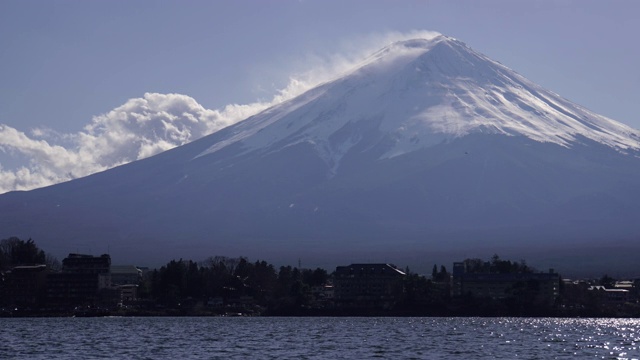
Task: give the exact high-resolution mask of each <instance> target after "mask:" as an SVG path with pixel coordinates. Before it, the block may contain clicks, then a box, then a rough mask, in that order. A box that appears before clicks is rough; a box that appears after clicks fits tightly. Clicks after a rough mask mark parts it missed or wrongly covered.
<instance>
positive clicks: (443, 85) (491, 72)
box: [200, 35, 640, 170]
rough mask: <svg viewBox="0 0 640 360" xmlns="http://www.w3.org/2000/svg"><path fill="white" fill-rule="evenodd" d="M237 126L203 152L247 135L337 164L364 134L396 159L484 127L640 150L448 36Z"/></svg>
mask: <svg viewBox="0 0 640 360" xmlns="http://www.w3.org/2000/svg"><path fill="white" fill-rule="evenodd" d="M301 108H302V109H303V110H300V109H301ZM231 131H232V132H233V135H232V136H231V137H229V138H227V139H225V140H224V141H221V142H218V143H216V144H214V145H213V146H211V148H209V149H208V150H206V151H205V152H203V153H202V154H200V156H202V155H205V154H209V153H213V152H216V151H218V150H220V149H222V148H224V147H226V146H228V145H230V144H232V143H238V142H239V143H241V144H242V147H243V149H244V152H245V153H246V152H250V151H256V150H260V151H275V150H277V149H278V148H283V147H287V146H291V145H293V144H298V143H300V142H306V143H309V144H311V145H313V146H314V147H315V149H316V151H317V152H318V154H319V155H321V156H322V157H323V158H324V159H325V161H327V162H328V163H330V164H332V167H333V168H334V170H336V169H337V167H338V165H339V162H340V159H341V158H342V157H343V156H344V155H345V154H346V153H347V152H349V151H350V149H351V148H353V147H354V146H356V145H357V144H359V143H362V142H366V143H367V147H375V146H377V145H380V146H382V145H381V143H384V148H385V149H384V152H383V153H382V154H381V155H380V158H390V157H394V156H399V155H402V154H406V153H409V152H412V151H415V150H418V149H421V148H425V147H429V146H433V145H435V144H438V143H441V142H442V141H446V140H450V139H452V138H456V137H461V136H465V135H469V134H472V133H479V132H480V133H493V134H504V135H509V136H526V137H528V138H530V139H531V140H535V141H538V142H549V143H555V144H558V145H560V146H564V147H570V146H571V144H572V143H575V142H579V141H580V139H581V138H586V139H590V140H594V141H596V142H599V143H601V144H604V145H607V146H610V147H613V148H616V149H617V150H619V151H625V150H628V149H632V150H638V149H640V141H639V140H640V133H639V132H638V131H637V130H634V129H632V128H630V127H628V126H625V125H623V124H620V123H617V122H614V121H612V120H610V119H607V118H605V117H602V116H599V115H597V114H594V113H592V112H590V111H588V110H586V109H584V108H582V107H580V106H578V105H575V104H573V103H571V102H569V101H567V100H565V99H563V98H561V97H560V96H558V95H556V94H554V93H552V92H550V91H548V90H545V89H543V88H542V87H540V86H538V85H536V84H534V83H533V82H531V81H529V80H527V79H526V78H524V77H522V76H521V75H519V74H517V73H516V72H514V71H512V70H511V69H509V68H507V67H506V66H504V65H502V64H500V63H498V62H495V61H493V60H491V59H489V58H487V57H486V56H484V55H482V54H480V53H477V52H475V51H473V50H472V49H470V48H469V47H468V46H466V45H465V44H464V43H462V42H460V41H458V40H456V39H453V38H450V37H447V36H444V35H440V36H436V37H434V38H432V39H412V40H406V41H399V42H395V43H392V44H390V45H389V46H387V47H385V48H384V49H381V50H380V51H378V52H377V53H375V54H373V55H372V56H370V57H369V58H368V59H366V60H365V61H364V62H363V63H362V64H360V65H359V66H358V67H356V68H355V69H353V70H352V71H351V72H349V73H347V74H345V75H343V76H341V77H339V78H337V79H335V80H333V81H331V82H328V83H325V84H323V85H321V86H319V87H317V88H315V89H313V90H310V91H308V92H307V93H305V94H303V95H301V96H300V97H297V98H295V99H292V100H290V101H288V102H285V103H283V104H281V105H279V106H276V107H274V108H271V109H269V110H266V111H265V112H262V113H260V114H258V115H255V116H254V117H252V118H250V119H248V120H246V121H244V122H242V123H240V124H238V125H237V126H235V127H234V128H233V129H231ZM378 148H380V147H378Z"/></svg>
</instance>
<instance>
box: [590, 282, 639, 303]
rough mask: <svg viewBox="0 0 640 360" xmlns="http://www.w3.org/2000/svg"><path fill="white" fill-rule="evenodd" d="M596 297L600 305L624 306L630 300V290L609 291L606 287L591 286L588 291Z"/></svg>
mask: <svg viewBox="0 0 640 360" xmlns="http://www.w3.org/2000/svg"><path fill="white" fill-rule="evenodd" d="M587 290H588V291H590V292H591V293H592V294H595V295H596V298H597V299H598V300H599V303H600V304H624V303H626V302H627V301H628V300H629V290H627V289H607V288H606V287H604V286H600V285H596V286H590V287H589V288H588V289H587Z"/></svg>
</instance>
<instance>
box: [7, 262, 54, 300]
mask: <svg viewBox="0 0 640 360" xmlns="http://www.w3.org/2000/svg"><path fill="white" fill-rule="evenodd" d="M46 278H47V266H46V265H31V266H16V267H14V268H13V269H11V271H10V272H9V273H8V275H7V284H6V289H5V291H6V296H7V301H8V303H9V304H10V305H12V306H14V307H17V308H37V307H38V306H39V305H40V303H41V302H42V301H43V299H44V295H45V290H46V288H45V284H46Z"/></svg>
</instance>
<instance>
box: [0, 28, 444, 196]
mask: <svg viewBox="0 0 640 360" xmlns="http://www.w3.org/2000/svg"><path fill="white" fill-rule="evenodd" d="M435 35H438V34H437V33H433V32H426V31H413V32H409V33H398V32H390V33H384V34H374V35H370V36H366V37H361V38H357V39H351V40H350V41H345V42H343V43H342V46H341V47H342V51H340V54H334V55H331V56H320V55H310V56H309V57H308V58H307V59H305V62H306V63H307V64H309V65H308V67H309V68H310V70H308V71H306V72H303V73H301V74H296V75H295V76H292V77H291V78H290V79H289V84H288V86H287V87H285V88H284V89H282V90H280V91H278V92H277V93H276V94H275V96H274V97H273V99H271V100H270V101H264V102H256V103H252V104H247V105H237V104H232V105H227V106H225V107H224V108H223V109H220V110H211V109H206V108H204V107H203V106H202V105H200V104H199V103H198V102H197V101H196V100H195V99H193V98H191V97H189V96H187V95H180V94H158V93H146V94H144V96H143V97H142V98H134V99H129V100H128V101H127V102H126V103H124V104H123V105H121V106H119V107H117V108H115V109H113V110H111V111H109V112H107V113H105V114H101V115H98V116H95V117H94V118H93V119H92V120H91V122H90V123H89V124H88V125H86V126H85V127H84V129H83V130H82V131H79V132H77V133H72V134H60V133H58V132H56V131H55V130H53V129H47V128H36V129H32V130H31V132H30V135H27V134H25V133H24V132H22V131H19V130H17V129H15V128H12V127H10V126H7V125H3V124H0V152H1V153H4V155H5V156H10V157H17V156H21V157H26V158H27V159H28V164H27V165H23V166H19V167H18V168H16V169H5V168H3V167H2V166H1V165H0V193H4V192H7V191H11V190H30V189H34V188H38V187H43V186H47V185H51V184H55V183H59V182H63V181H67V180H71V179H74V178H78V177H83V176H87V175H90V174H92V173H95V172H98V171H103V170H106V169H109V168H112V167H115V166H118V165H122V164H125V163H128V162H131V161H135V160H139V159H142V158H145V157H149V156H152V155H155V154H157V153H160V152H162V151H165V150H169V149H171V148H174V147H176V146H180V145H184V144H186V143H188V142H191V141H193V140H196V139H198V138H200V137H202V136H205V135H208V134H211V133H213V132H215V131H218V130H220V129H222V128H224V127H226V126H229V125H231V124H234V123H236V122H238V121H240V120H243V119H245V118H247V117H249V116H251V115H253V114H256V113H257V112H259V111H262V110H264V109H266V108H267V107H269V106H272V105H274V104H277V103H280V102H282V101H286V100H288V99H290V98H292V97H294V96H297V95H299V94H301V93H303V92H304V91H306V90H308V89H310V88H312V87H314V86H317V85H319V84H321V83H323V82H326V81H329V80H331V79H333V78H335V77H336V76H338V75H340V74H342V73H344V72H345V71H348V70H349V69H352V68H353V67H354V66H357V65H358V64H359V63H361V62H362V61H364V60H365V59H366V57H367V56H369V55H371V54H372V53H373V52H375V51H376V50H379V49H380V48H381V47H383V46H385V45H387V44H389V43H391V42H393V41H399V40H404V39H408V38H417V37H423V38H424V37H426V38H430V37H433V36H435Z"/></svg>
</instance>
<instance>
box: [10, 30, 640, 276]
mask: <svg viewBox="0 0 640 360" xmlns="http://www.w3.org/2000/svg"><path fill="white" fill-rule="evenodd" d="M639 140H640V133H639V132H638V131H637V130H634V129H632V128H630V127H628V126H625V125H623V124H620V123H617V122H615V121H613V120H610V119H607V118H605V117H602V116H599V115H597V114H594V113H592V112H590V111H588V110H586V109H585V108H582V107H580V106H578V105H575V104H573V103H571V102H569V101H567V100H565V99H563V98H561V97H560V96H558V95H557V94H554V93H552V92H550V91H548V90H545V89H543V88H542V87H540V86H538V85H536V84H534V83H532V82H531V81H529V80H527V79H525V78H524V77H522V76H520V75H519V74H517V73H515V72H514V71H512V70H510V69H509V68H507V67H506V66H504V65H501V64H500V63H497V62H495V61H493V60H491V59H489V58H487V57H486V56H484V55H482V54H480V53H477V52H475V51H474V50H472V49H470V48H469V47H467V46H466V45H465V44H464V43H462V42H460V41H458V40H456V39H453V38H449V37H447V36H442V35H437V36H431V37H428V38H417V39H410V40H402V41H396V42H393V43H392V44H390V45H388V46H386V47H384V48H382V49H381V50H379V51H377V52H375V53H373V54H372V55H371V56H369V57H367V58H365V59H363V60H361V61H360V62H359V63H358V66H356V67H355V68H351V69H350V70H348V71H345V72H343V73H342V75H341V76H338V77H335V78H333V79H331V80H329V81H326V82H322V83H320V84H319V85H318V86H316V87H313V88H311V89H309V90H308V91H305V92H303V93H301V94H300V95H298V96H295V97H292V98H290V99H288V100H286V101H282V102H279V103H277V104H275V105H273V106H271V107H269V108H266V109H265V110H263V111H261V112H259V113H257V114H255V115H253V116H251V117H249V118H247V119H246V120H243V121H240V122H238V123H235V124H233V125H230V126H227V127H225V128H223V129H221V130H218V131H216V132H214V133H213V134H211V135H208V136H204V137H202V138H201V139H199V140H196V141H192V142H190V143H188V144H184V145H182V146H179V147H177V148H175V149H172V150H168V151H165V152H162V153H160V154H158V155H156V156H152V157H149V158H146V159H142V160H139V161H135V162H132V163H130V164H126V165H123V166H120V167H117V168H114V169H111V170H108V171H105V172H102V173H99V174H94V175H92V176H88V177H84V178H80V179H77V180H74V181H69V182H66V183H63V184H59V185H55V186H51V187H48V188H43V189H38V190H33V191H29V192H23V193H19V192H13V193H8V194H5V195H2V196H0V229H2V231H4V232H6V234H7V235H23V234H27V235H28V236H30V237H33V238H37V239H38V240H39V242H40V241H42V243H43V244H42V247H43V248H51V247H48V246H47V245H48V244H47V243H49V244H52V245H54V244H55V248H65V247H66V249H67V250H68V249H69V248H74V247H73V246H72V244H77V243H82V244H85V245H86V246H91V247H93V248H99V247H100V246H101V245H103V244H107V243H108V244H109V246H110V249H111V252H112V256H114V257H116V256H117V257H119V258H122V259H127V260H124V261H133V260H135V259H134V258H136V257H138V256H139V254H145V256H147V258H148V259H156V260H157V261H159V262H162V261H165V260H166V259H170V258H176V257H183V258H189V257H194V256H199V255H202V254H214V253H215V254H227V255H243V256H248V257H252V258H255V257H260V258H266V259H267V260H270V261H275V262H282V263H293V262H295V260H296V259H298V258H303V259H305V261H306V262H307V263H310V264H317V265H321V266H325V267H329V266H331V265H335V264H338V263H343V262H348V261H351V262H357V261H371V260H372V259H375V261H376V262H396V263H401V264H407V265H409V266H411V267H412V268H414V269H420V267H421V266H422V267H425V269H424V270H428V267H429V265H432V264H433V263H434V262H436V261H437V262H438V263H442V262H449V261H454V260H460V259H461V258H464V257H470V256H471V257H480V258H484V257H486V256H490V255H492V254H494V253H496V252H499V253H500V255H505V256H509V255H512V256H518V258H525V257H526V258H527V260H530V261H532V262H535V263H537V264H540V265H541V266H547V265H549V266H553V267H555V268H556V269H559V270H563V269H570V270H576V269H581V270H582V271H584V270H585V269H591V270H594V271H597V269H603V268H604V266H607V265H611V264H613V263H615V264H616V266H617V268H618V269H621V271H623V270H624V269H622V268H623V267H625V266H626V267H628V268H631V267H633V266H635V265H634V264H635V259H633V258H632V256H630V254H633V253H634V252H635V251H637V250H640V249H639V248H640V245H639V244H640V243H639V242H638V236H639V235H640V224H639V223H638V222H637V214H638V213H640V191H639V190H638V185H637V184H638V180H640V157H639V156H638V155H640V141H639ZM0 235H1V234H0ZM40 239H42V240H40ZM74 246H77V245H74ZM149 249H153V250H152V251H151V253H150V252H149V251H148V250H149ZM603 249H606V250H607V251H606V252H603ZM53 251H55V250H53ZM134 254H135V255H134ZM603 254H604V255H603ZM595 255H599V256H595ZM128 259H131V260H128Z"/></svg>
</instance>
